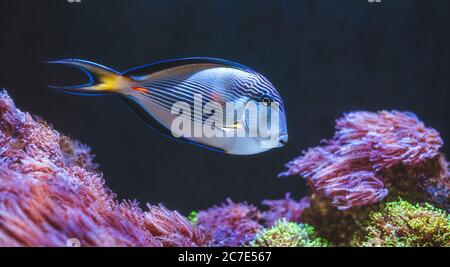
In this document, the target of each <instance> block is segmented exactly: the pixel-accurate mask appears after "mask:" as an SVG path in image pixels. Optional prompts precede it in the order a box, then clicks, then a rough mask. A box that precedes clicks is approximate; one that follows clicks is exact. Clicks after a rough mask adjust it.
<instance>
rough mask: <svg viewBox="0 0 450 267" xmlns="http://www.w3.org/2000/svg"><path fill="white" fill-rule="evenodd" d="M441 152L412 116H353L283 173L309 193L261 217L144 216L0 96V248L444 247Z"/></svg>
mask: <svg viewBox="0 0 450 267" xmlns="http://www.w3.org/2000/svg"><path fill="white" fill-rule="evenodd" d="M442 143H443V142H442V140H441V138H440V137H439V134H438V133H437V131H436V130H434V129H431V128H427V127H425V126H424V124H423V123H422V122H421V121H420V120H419V119H418V118H417V117H416V116H414V115H412V114H410V113H404V112H398V111H393V112H387V111H381V112H378V113H370V112H353V113H349V114H346V115H345V116H344V117H343V118H341V119H339V120H337V132H336V134H335V136H334V138H332V139H331V140H327V141H324V143H323V145H322V146H319V147H316V148H312V149H309V150H308V151H306V152H304V154H303V155H302V156H300V157H299V158H297V159H295V160H293V161H291V162H290V163H288V164H287V167H288V170H287V171H286V172H284V173H282V174H281V176H287V175H300V176H303V177H305V178H306V181H307V183H308V185H309V186H310V188H311V192H310V194H309V196H305V197H303V198H301V199H300V200H295V199H293V198H292V197H291V195H290V194H289V193H287V194H286V195H285V197H284V198H282V199H278V200H264V201H263V202H262V203H261V204H262V205H261V206H263V207H265V208H264V209H261V210H260V209H258V207H256V206H253V205H250V204H248V203H245V202H243V203H235V202H233V201H231V200H230V199H228V200H227V201H226V202H224V203H222V204H220V205H217V206H214V207H211V208H209V209H206V210H203V211H198V212H197V211H194V212H192V213H191V214H190V215H189V217H188V218H185V217H183V216H182V215H181V214H179V213H178V212H177V211H170V210H168V209H166V208H165V207H164V206H162V205H161V204H160V205H156V206H154V205H149V204H148V205H147V209H148V210H146V211H144V210H142V209H141V208H140V207H139V204H138V203H136V202H132V201H128V200H125V201H119V200H117V199H116V197H115V195H114V194H113V193H112V192H111V191H110V190H109V189H108V188H107V187H106V186H105V185H104V180H103V178H102V174H101V172H100V171H99V170H98V166H97V165H96V164H95V163H94V161H93V155H92V154H91V152H90V149H89V148H88V147H87V146H85V145H83V144H81V143H79V142H77V141H74V140H72V139H70V138H69V137H67V136H64V135H62V134H60V133H58V132H57V131H55V130H54V129H53V128H52V127H51V126H50V125H48V124H47V123H46V122H45V121H43V120H42V119H40V118H37V117H34V118H33V117H32V116H31V115H29V114H28V113H25V112H22V111H20V110H19V109H17V108H16V107H15V105H14V103H13V101H12V99H11V98H10V97H9V96H8V94H7V93H6V91H3V92H0V246H65V245H66V244H67V242H68V241H69V240H72V239H74V238H76V239H77V240H79V241H80V243H81V244H80V245H81V246H158V247H174V246H183V247H190V246H253V247H286V246H289V247H311V246H313V247H326V246H331V244H333V245H334V246H349V245H353V246H374V245H375V246H450V217H449V215H448V212H449V206H450V205H449V192H450V190H449V188H450V182H449V180H450V178H449V177H450V173H449V168H448V163H447V161H446V159H445V157H444V155H443V154H441V153H440V152H439V149H440V147H441V146H442ZM399 197H400V198H401V200H399ZM427 202H431V203H432V204H428V203H427ZM433 205H435V206H436V207H433Z"/></svg>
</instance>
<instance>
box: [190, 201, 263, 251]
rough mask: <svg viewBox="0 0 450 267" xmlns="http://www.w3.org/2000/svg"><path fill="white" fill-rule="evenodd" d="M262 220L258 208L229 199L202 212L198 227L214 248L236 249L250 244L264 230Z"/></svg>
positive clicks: (198, 219) (198, 215) (199, 214)
mask: <svg viewBox="0 0 450 267" xmlns="http://www.w3.org/2000/svg"><path fill="white" fill-rule="evenodd" d="M260 219H261V213H260V212H259V211H258V209H257V208H256V207H254V206H252V205H248V204H246V203H234V202H233V201H231V200H230V199H227V202H226V203H223V204H221V205H220V206H215V207H212V208H209V209H208V210H205V211H200V212H199V213H198V214H197V225H198V227H199V228H200V229H201V230H202V231H203V232H204V233H206V234H207V235H208V236H210V237H211V238H212V240H213V241H212V245H213V246H225V247H235V246H241V245H245V244H248V242H250V241H252V240H253V238H254V237H255V234H256V233H257V232H258V231H259V230H261V229H263V226H262V225H261V224H260Z"/></svg>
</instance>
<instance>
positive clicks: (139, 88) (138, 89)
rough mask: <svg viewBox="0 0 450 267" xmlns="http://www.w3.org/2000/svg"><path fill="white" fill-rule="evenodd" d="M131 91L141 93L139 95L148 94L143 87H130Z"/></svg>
mask: <svg viewBox="0 0 450 267" xmlns="http://www.w3.org/2000/svg"><path fill="white" fill-rule="evenodd" d="M131 89H133V90H134V91H138V92H141V93H148V89H147V88H144V87H139V86H133V87H131Z"/></svg>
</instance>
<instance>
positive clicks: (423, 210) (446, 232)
mask: <svg viewBox="0 0 450 267" xmlns="http://www.w3.org/2000/svg"><path fill="white" fill-rule="evenodd" d="M352 244H353V245H354V246H382V247H405V246H406V247H424V246H431V247H449V246H450V215H448V214H447V213H446V212H445V211H443V210H440V209H437V208H435V207H433V206H432V205H430V204H428V203H425V204H415V205H413V204H411V203H409V202H407V201H404V200H397V201H393V202H388V203H386V204H384V205H383V207H382V208H381V209H380V210H377V211H373V212H371V213H370V214H369V217H368V219H367V221H366V222H365V224H364V226H363V227H362V228H361V230H360V231H359V232H358V233H357V234H356V235H355V237H354V239H353V241H352Z"/></svg>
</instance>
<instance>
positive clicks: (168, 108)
mask: <svg viewBox="0 0 450 267" xmlns="http://www.w3.org/2000/svg"><path fill="white" fill-rule="evenodd" d="M50 63H58V64H68V65H72V66H76V67H78V68H80V69H82V70H83V71H85V72H86V73H87V74H88V76H89V78H90V82H89V83H88V84H85V85H80V86H74V87H56V89H58V90H62V91H64V92H69V93H75V94H95V95H98V94H117V95H118V96H119V97H120V98H121V99H122V100H123V101H124V102H125V103H127V105H129V106H130V107H132V109H133V110H134V111H136V112H137V113H138V114H139V116H140V117H141V118H143V119H144V120H145V121H146V122H147V123H148V124H149V125H151V126H152V127H153V128H155V129H157V130H158V131H159V132H161V133H163V134H164V135H166V136H168V137H174V131H173V125H174V121H175V120H176V119H177V118H180V117H183V119H185V121H189V123H190V133H189V134H188V135H186V131H184V133H185V135H183V136H176V138H178V139H179V140H182V141H185V142H188V143H193V144H196V145H200V146H203V147H206V148H209V149H212V150H216V151H220V152H225V153H228V154H237V155H249V154H256V153H261V152H263V151H266V150H269V149H271V148H273V147H279V146H282V145H283V144H284V143H285V142H287V127H286V120H285V115H284V107H283V105H282V101H281V97H280V96H279V94H278V92H277V91H276V90H275V89H274V87H273V85H272V84H271V83H270V82H269V81H268V80H267V79H265V78H264V77H263V76H262V75H260V74H258V73H256V72H255V71H253V70H251V69H250V68H248V67H245V66H242V65H240V64H237V63H234V62H230V61H225V60H220V59H211V58H188V59H178V60H170V61H163V62H158V63H154V64H150V65H146V66H142V67H138V68H134V69H131V70H129V71H126V72H123V73H119V72H116V71H114V70H112V69H109V68H107V67H104V66H101V65H98V64H96V63H93V62H89V61H84V60H77V59H69V60H58V61H52V62H50ZM54 88H55V87H54ZM262 98H265V99H269V100H270V101H274V102H275V101H276V102H277V103H281V105H280V106H281V107H280V120H279V121H280V127H278V128H279V129H280V130H279V132H278V133H277V134H278V136H280V138H278V139H277V140H275V141H274V142H273V144H269V145H267V144H266V145H264V146H262V145H261V141H262V140H261V138H258V137H254V136H253V137H250V136H248V135H246V136H239V137H238V136H234V137H226V136H224V135H226V134H227V133H229V131H237V128H238V127H245V123H246V121H245V119H244V116H243V115H242V114H243V113H244V110H245V108H246V105H247V104H248V103H249V101H257V102H259V101H261V99H262ZM178 103H185V104H187V105H188V106H189V109H190V110H189V111H190V112H186V110H183V111H182V114H180V113H178V112H176V110H175V112H174V107H176V105H177V104H178ZM207 103H216V104H218V105H219V106H220V107H221V109H222V110H223V114H222V117H221V120H222V121H223V122H225V121H226V118H227V115H229V114H230V112H236V114H234V117H235V118H234V121H233V123H232V124H231V125H229V124H226V123H224V124H221V125H217V127H214V128H213V131H214V132H215V134H214V135H213V136H205V135H204V134H202V129H203V126H204V123H205V121H206V120H207V119H208V118H209V117H210V116H211V115H212V114H204V112H203V108H204V107H205V105H207ZM227 103H233V104H234V106H232V108H233V110H230V109H229V108H230V107H228V105H227ZM227 113H228V114H227ZM216 115H219V114H216ZM227 122H228V121H227ZM183 126H184V127H186V126H185V125H183ZM231 136H232V135H231Z"/></svg>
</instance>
